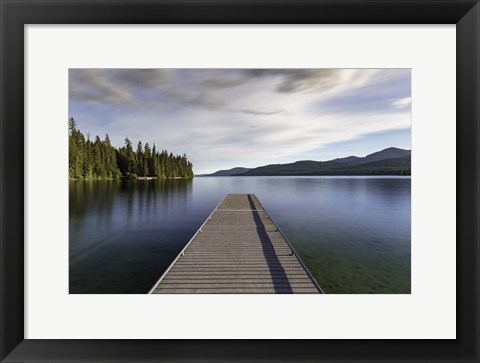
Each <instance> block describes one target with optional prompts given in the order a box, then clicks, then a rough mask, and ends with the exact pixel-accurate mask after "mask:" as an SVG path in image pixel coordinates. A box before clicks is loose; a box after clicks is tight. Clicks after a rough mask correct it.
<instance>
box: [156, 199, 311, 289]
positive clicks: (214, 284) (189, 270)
mask: <svg viewBox="0 0 480 363" xmlns="http://www.w3.org/2000/svg"><path fill="white" fill-rule="evenodd" d="M183 252H184V253H183V254H180V256H179V257H178V258H177V259H176V260H175V262H174V263H173V265H172V266H170V268H169V270H168V271H167V273H166V274H165V275H164V276H163V277H162V278H161V279H160V281H159V282H157V283H156V285H155V287H154V288H153V289H152V291H151V292H152V293H154V294H196V293H200V294H291V293H304V294H305V293H307V294H318V293H320V292H321V290H320V289H319V288H318V285H317V284H316V282H315V281H314V280H313V279H312V277H311V276H310V274H309V273H308V272H307V271H306V268H305V267H304V266H303V264H302V263H301V262H300V260H299V257H297V256H296V254H295V253H294V251H293V250H292V248H291V247H290V245H289V244H288V242H287V241H286V240H285V238H284V237H283V235H282V233H281V232H280V230H279V228H278V226H277V225H276V224H275V223H274V221H273V220H272V219H271V218H270V216H269V215H268V213H267V212H266V211H265V209H264V208H263V206H262V204H261V203H260V201H259V200H258V199H257V197H256V196H255V195H254V194H228V195H227V196H226V197H225V198H224V200H223V201H222V202H221V203H220V205H219V206H218V207H217V208H216V209H215V211H214V212H213V213H212V214H211V215H210V217H209V218H208V220H207V221H206V222H205V223H204V225H203V226H202V227H200V229H199V231H198V232H197V234H196V235H195V236H194V237H193V239H192V240H191V241H190V243H189V244H188V246H187V248H186V249H185V250H184V251H183Z"/></svg>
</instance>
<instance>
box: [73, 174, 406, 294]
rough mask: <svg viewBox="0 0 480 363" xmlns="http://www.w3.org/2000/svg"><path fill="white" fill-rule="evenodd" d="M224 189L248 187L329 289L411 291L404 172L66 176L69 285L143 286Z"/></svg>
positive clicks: (101, 289)
mask: <svg viewBox="0 0 480 363" xmlns="http://www.w3.org/2000/svg"><path fill="white" fill-rule="evenodd" d="M227 193H254V194H256V195H257V197H258V198H259V199H260V201H261V203H262V204H263V206H264V207H265V208H266V210H267V211H268V212H269V214H270V215H271V216H272V217H273V219H274V220H275V221H276V222H277V224H278V225H279V227H280V229H281V230H282V231H283V232H284V234H285V235H286V236H287V238H288V239H289V240H290V242H291V243H292V244H293V245H294V246H295V248H296V249H297V251H298V253H299V254H300V256H301V257H302V259H303V261H304V262H305V264H306V265H307V267H308V268H309V270H310V271H311V272H312V274H313V275H314V276H315V278H316V279H317V281H318V282H319V284H320V285H321V286H322V288H323V289H324V290H325V292H327V293H410V257H411V255H410V251H411V249H410V215H411V213H410V178H409V177H380V178H376V177H204V178H202V177H197V178H195V179H193V180H179V179H177V180H145V181H135V180H121V181H90V182H83V181H72V182H70V246H69V249H70V293H146V292H147V291H148V290H149V289H150V287H151V286H152V285H153V284H154V283H155V281H156V280H157V279H158V278H159V277H160V275H161V274H162V273H163V272H164V270H165V269H166V268H167V267H168V265H169V264H170V263H171V262H172V260H173V259H174V258H175V257H176V256H177V254H178V253H179V251H180V250H181V249H182V248H183V247H184V246H185V244H186V243H187V242H188V241H189V240H190V238H191V237H192V236H193V234H194V233H195V232H196V230H197V229H198V228H199V227H200V225H201V224H202V223H203V222H204V220H205V219H206V218H207V217H208V215H209V214H210V213H211V212H212V210H213V208H215V207H216V206H217V204H218V203H219V202H220V201H221V200H222V198H223V197H224V196H225V194H227Z"/></svg>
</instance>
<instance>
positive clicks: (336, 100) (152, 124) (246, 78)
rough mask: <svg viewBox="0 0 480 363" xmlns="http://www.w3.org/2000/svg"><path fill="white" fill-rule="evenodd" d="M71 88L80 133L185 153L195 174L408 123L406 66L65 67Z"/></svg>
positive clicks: (298, 155)
mask: <svg viewBox="0 0 480 363" xmlns="http://www.w3.org/2000/svg"><path fill="white" fill-rule="evenodd" d="M69 92H70V94H69V96H70V98H69V100H70V110H69V112H70V115H71V116H73V117H75V118H76V120H77V122H78V123H79V127H80V129H81V130H82V131H85V133H86V132H90V134H91V135H96V134H99V135H105V134H106V133H108V134H109V136H110V139H111V140H112V143H113V144H114V145H116V146H120V145H122V144H123V140H124V138H125V137H126V136H128V137H130V139H131V140H132V141H135V142H136V141H138V140H139V139H140V140H142V141H143V142H149V144H153V143H156V145H157V148H159V149H167V150H168V151H169V152H170V151H171V152H173V153H178V154H183V153H187V155H188V156H189V158H190V159H191V160H192V162H193V164H194V168H195V172H196V173H202V172H210V171H215V170H212V169H215V168H218V169H222V168H223V169H225V168H229V167H234V166H238V165H245V166H258V165H264V164H268V163H281V162H289V161H294V160H301V159H302V158H305V157H306V156H305V155H308V157H309V158H312V153H313V151H314V150H320V149H325V148H328V147H329V145H338V144H339V143H345V142H347V141H349V140H350V141H351V140H356V139H359V138H361V137H364V136H365V135H373V134H376V133H382V132H388V131H389V130H402V129H408V128H410V126H411V125H410V122H411V118H410V108H409V107H407V106H408V105H409V104H410V96H411V95H410V70H405V69H385V70H384V69H170V70H169V69H161V70H155V69H139V70H136V69H128V70H122V69H71V70H70V72H69ZM406 142H409V141H408V140H407V141H406ZM342 145H343V144H342ZM392 146H395V145H392ZM332 147H333V146H332ZM372 151H377V150H376V149H375V145H374V144H372ZM252 164H254V165H252Z"/></svg>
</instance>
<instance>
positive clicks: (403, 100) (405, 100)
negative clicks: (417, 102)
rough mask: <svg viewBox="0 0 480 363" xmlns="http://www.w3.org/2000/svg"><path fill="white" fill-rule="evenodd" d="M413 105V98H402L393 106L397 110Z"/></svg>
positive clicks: (393, 103)
mask: <svg viewBox="0 0 480 363" xmlns="http://www.w3.org/2000/svg"><path fill="white" fill-rule="evenodd" d="M411 103H412V99H411V97H405V98H400V99H398V100H395V101H393V102H392V106H393V107H397V108H403V107H407V106H410V104H411Z"/></svg>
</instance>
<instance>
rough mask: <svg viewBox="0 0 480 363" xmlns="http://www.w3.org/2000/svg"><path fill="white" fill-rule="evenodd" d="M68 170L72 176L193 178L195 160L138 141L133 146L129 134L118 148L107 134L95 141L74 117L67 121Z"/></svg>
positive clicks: (73, 177)
mask: <svg viewBox="0 0 480 363" xmlns="http://www.w3.org/2000/svg"><path fill="white" fill-rule="evenodd" d="M68 129H69V136H68V147H69V156H68V172H69V177H70V179H81V180H91V179H117V178H129V179H137V178H146V177H150V178H158V179H165V178H193V169H192V163H191V162H189V161H188V159H187V156H186V155H185V154H184V155H183V156H179V155H173V154H172V153H168V152H167V150H162V151H157V148H156V146H155V144H153V146H152V147H150V145H149V144H148V143H145V145H143V144H142V142H141V141H139V142H138V144H137V147H136V149H135V150H134V149H133V145H132V142H131V141H130V139H129V138H128V137H127V138H125V145H124V146H123V147H121V148H118V149H117V148H115V147H113V146H112V144H111V143H110V139H109V137H108V134H107V135H106V136H105V139H104V140H101V139H100V137H99V136H96V137H95V139H94V140H93V141H92V140H90V137H88V136H87V138H85V136H84V135H83V134H82V132H81V131H80V130H79V129H78V128H77V123H76V121H75V119H74V118H73V117H71V118H70V119H69V122H68Z"/></svg>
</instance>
